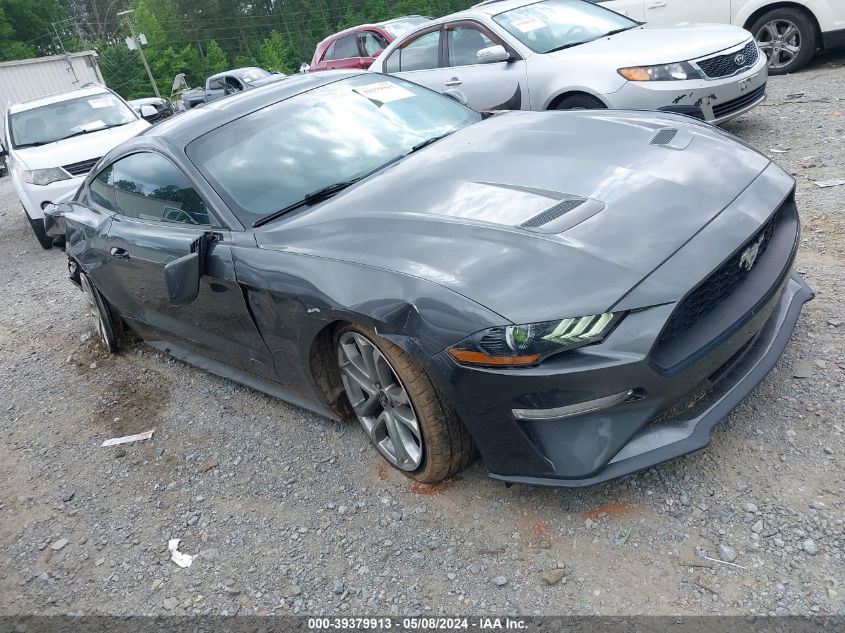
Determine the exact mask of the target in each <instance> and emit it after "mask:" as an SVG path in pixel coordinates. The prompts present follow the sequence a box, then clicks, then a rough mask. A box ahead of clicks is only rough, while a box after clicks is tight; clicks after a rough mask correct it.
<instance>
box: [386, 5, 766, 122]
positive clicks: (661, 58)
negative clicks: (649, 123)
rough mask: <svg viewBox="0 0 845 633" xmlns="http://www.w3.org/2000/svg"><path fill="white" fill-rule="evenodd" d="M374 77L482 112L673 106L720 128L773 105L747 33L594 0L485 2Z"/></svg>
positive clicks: (403, 42) (424, 32)
mask: <svg viewBox="0 0 845 633" xmlns="http://www.w3.org/2000/svg"><path fill="white" fill-rule="evenodd" d="M371 70H374V71H376V72H384V73H389V74H395V75H398V76H400V77H403V78H405V79H409V80H411V81H414V82H416V83H419V84H422V85H424V86H427V87H429V88H432V89H434V90H437V91H439V92H443V93H446V94H450V95H451V96H453V97H455V98H457V99H459V100H460V101H466V103H468V104H469V105H470V106H472V107H473V108H475V109H477V110H565V109H574V108H614V109H637V110H664V111H671V112H680V113H683V114H688V115H691V116H695V117H697V118H700V119H703V120H705V121H708V122H710V123H722V122H724V121H728V120H730V119H733V118H735V117H737V116H739V115H740V114H743V113H744V112H747V111H748V110H750V109H751V108H753V107H754V106H755V105H757V104H758V103H760V102H761V101H763V99H765V96H766V80H767V78H768V74H767V68H766V56H765V55H763V54H761V52H760V51H759V49H758V47H757V44H756V43H755V42H754V40H753V39H752V38H751V35H750V34H749V33H748V32H747V31H745V30H743V29H741V28H739V27H735V26H730V25H715V24H708V25H690V26H675V27H666V28H656V27H650V26H646V25H643V24H641V23H639V22H636V21H634V20H631V19H630V18H628V17H626V16H623V15H621V14H619V13H616V12H614V11H610V10H609V9H605V8H604V7H602V6H600V5H596V4H592V3H590V2H586V1H584V0H540V1H539V2H538V1H536V0H503V1H496V0H494V1H490V2H483V3H481V4H480V5H477V6H475V7H473V8H471V9H469V10H467V11H462V12H460V13H454V14H452V15H448V16H445V17H443V18H440V19H438V20H434V21H432V22H428V23H426V24H425V25H424V26H422V27H420V28H418V29H416V30H415V31H412V32H410V33H408V34H406V35H404V36H403V37H401V38H399V39H397V40H395V41H394V42H393V43H392V44H391V45H390V46H389V47H388V48H387V49H385V51H384V53H383V54H382V55H380V56H379V57H378V58H377V59H376V62H375V63H374V64H373V66H372V68H371Z"/></svg>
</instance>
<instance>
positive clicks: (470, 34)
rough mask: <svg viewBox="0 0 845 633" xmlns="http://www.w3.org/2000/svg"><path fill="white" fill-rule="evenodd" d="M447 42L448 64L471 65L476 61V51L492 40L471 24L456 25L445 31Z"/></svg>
mask: <svg viewBox="0 0 845 633" xmlns="http://www.w3.org/2000/svg"><path fill="white" fill-rule="evenodd" d="M446 33H447V39H448V42H449V65H450V66H471V65H472V64H477V63H478V51H480V50H481V49H483V48H488V47H489V46H495V45H496V44H497V43H498V42H494V41H493V40H491V39H490V38H489V37H487V36H486V35H485V34H484V33H482V32H481V31H480V30H478V29H477V28H475V27H472V26H458V27H455V28H452V29H449V30H448V31H446Z"/></svg>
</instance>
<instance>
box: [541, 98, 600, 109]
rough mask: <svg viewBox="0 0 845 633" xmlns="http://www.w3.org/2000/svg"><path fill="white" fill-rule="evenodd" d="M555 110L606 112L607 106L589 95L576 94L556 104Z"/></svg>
mask: <svg viewBox="0 0 845 633" xmlns="http://www.w3.org/2000/svg"><path fill="white" fill-rule="evenodd" d="M553 109H554V110H604V109H605V105H604V104H603V103H602V102H601V101H599V100H598V99H596V98H595V97H591V96H590V95H587V94H575V95H569V96H568V97H564V98H563V99H561V100H560V101H558V102H557V103H556V104H555V107H554V108H553Z"/></svg>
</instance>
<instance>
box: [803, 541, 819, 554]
mask: <svg viewBox="0 0 845 633" xmlns="http://www.w3.org/2000/svg"><path fill="white" fill-rule="evenodd" d="M801 549H803V550H804V551H805V552H806V553H807V554H809V555H810V556H815V555H816V554H818V553H819V548H818V546H817V545H816V542H815V541H814V540H813V539H811V538H808V539H806V540H805V541H803V542H802V543H801Z"/></svg>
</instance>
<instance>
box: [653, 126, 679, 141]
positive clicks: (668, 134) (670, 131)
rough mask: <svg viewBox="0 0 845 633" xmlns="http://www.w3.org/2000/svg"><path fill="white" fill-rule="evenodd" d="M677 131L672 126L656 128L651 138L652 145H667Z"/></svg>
mask: <svg viewBox="0 0 845 633" xmlns="http://www.w3.org/2000/svg"><path fill="white" fill-rule="evenodd" d="M677 133H678V130H676V129H674V128H665V129H662V130H658V131H657V134H655V135H654V136H653V137H652V139H651V144H652V145H668V144H669V143H671V142H672V139H674V138H675V135H676V134H677Z"/></svg>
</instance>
